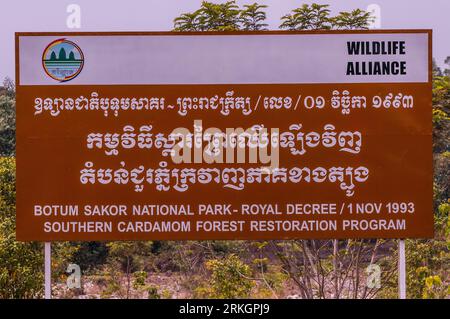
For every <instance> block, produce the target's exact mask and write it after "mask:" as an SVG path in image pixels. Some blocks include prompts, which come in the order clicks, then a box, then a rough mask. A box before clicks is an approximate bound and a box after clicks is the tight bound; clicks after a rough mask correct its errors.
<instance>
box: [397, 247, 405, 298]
mask: <svg viewBox="0 0 450 319" xmlns="http://www.w3.org/2000/svg"><path fill="white" fill-rule="evenodd" d="M398 296H399V299H406V255H405V240H404V239H400V240H399V242H398Z"/></svg>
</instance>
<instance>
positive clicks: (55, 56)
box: [42, 39, 84, 82]
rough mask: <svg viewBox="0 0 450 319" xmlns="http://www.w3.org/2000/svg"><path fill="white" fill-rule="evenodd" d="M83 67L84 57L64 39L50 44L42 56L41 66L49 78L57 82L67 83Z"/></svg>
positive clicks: (76, 47) (71, 43)
mask: <svg viewBox="0 0 450 319" xmlns="http://www.w3.org/2000/svg"><path fill="white" fill-rule="evenodd" d="M83 65H84V55H83V52H82V51H81V49H80V47H79V46H78V45H76V44H75V43H73V42H72V41H68V40H66V39H58V40H55V41H53V42H52V43H50V44H49V45H48V46H47V47H46V48H45V50H44V53H43V54H42V66H43V67H44V70H45V73H47V75H48V76H49V77H51V78H52V79H54V80H57V81H59V82H67V81H70V80H72V79H74V78H75V77H76V76H77V75H78V74H80V72H81V70H82V69H83Z"/></svg>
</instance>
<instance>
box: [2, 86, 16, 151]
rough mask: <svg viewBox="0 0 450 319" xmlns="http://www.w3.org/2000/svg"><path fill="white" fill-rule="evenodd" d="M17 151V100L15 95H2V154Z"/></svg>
mask: <svg viewBox="0 0 450 319" xmlns="http://www.w3.org/2000/svg"><path fill="white" fill-rule="evenodd" d="M15 153H16V101H15V99H14V97H12V96H10V95H8V94H5V95H0V156H14V155H15Z"/></svg>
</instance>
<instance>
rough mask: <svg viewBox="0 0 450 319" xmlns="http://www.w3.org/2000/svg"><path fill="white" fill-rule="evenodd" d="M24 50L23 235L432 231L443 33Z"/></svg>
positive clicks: (85, 42) (154, 39) (37, 40)
mask: <svg viewBox="0 0 450 319" xmlns="http://www.w3.org/2000/svg"><path fill="white" fill-rule="evenodd" d="M16 50H17V61H16V63H17V74H16V80H17V150H16V151H17V239H19V240H40V241H54V240H77V241H80V240H89V241H90V240H156V239H159V240H175V239H294V238H305V239H315V238H407V237H414V238H417V237H432V236H433V211H432V195H433V194H432V184H433V180H432V175H433V172H432V134H431V133H432V120H431V72H430V69H431V31H429V30H407V31H404V30H402V31H398V30H397V31H346V32H294V33H291V32H289V33H288V32H257V33H245V32H239V33H206V34H203V33H198V34H197V33H189V34H184V33H164V32H163V33H18V34H17V35H16Z"/></svg>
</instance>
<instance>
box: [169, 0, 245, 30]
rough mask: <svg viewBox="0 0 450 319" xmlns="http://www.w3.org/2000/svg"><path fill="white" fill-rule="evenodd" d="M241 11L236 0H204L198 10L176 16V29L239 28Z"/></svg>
mask: <svg viewBox="0 0 450 319" xmlns="http://www.w3.org/2000/svg"><path fill="white" fill-rule="evenodd" d="M240 12H241V11H240V10H239V6H238V5H237V4H236V2H235V1H227V2H226V3H221V4H216V3H212V2H208V1H203V2H202V5H201V7H200V9H198V10H197V11H195V12H193V13H185V14H182V15H181V16H179V17H178V18H175V20H174V25H175V31H235V30H239V23H240Z"/></svg>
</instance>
